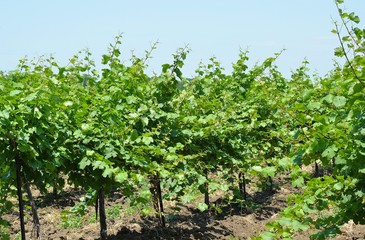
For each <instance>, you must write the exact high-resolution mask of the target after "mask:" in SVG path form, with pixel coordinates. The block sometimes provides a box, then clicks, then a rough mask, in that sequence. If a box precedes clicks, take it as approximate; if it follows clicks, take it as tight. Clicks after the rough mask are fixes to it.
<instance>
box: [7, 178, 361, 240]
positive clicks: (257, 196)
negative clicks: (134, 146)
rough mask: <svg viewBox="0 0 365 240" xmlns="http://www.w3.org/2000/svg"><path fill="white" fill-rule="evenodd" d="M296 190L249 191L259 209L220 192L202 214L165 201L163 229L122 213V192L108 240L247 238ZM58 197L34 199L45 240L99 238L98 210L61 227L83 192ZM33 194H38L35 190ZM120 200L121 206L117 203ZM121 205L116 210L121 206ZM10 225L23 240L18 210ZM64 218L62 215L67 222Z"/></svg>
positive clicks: (357, 231) (353, 230)
mask: <svg viewBox="0 0 365 240" xmlns="http://www.w3.org/2000/svg"><path fill="white" fill-rule="evenodd" d="M293 191H297V190H295V189H293V188H292V187H291V186H290V185H289V184H287V185H284V186H281V187H280V188H279V189H277V190H275V191H266V192H250V191H249V196H248V201H249V202H251V203H253V204H254V205H255V206H256V208H247V207H246V208H240V207H238V206H237V205H234V204H222V200H221V198H220V197H221V196H219V195H218V194H216V195H214V196H212V197H211V202H212V203H214V204H216V205H217V206H220V207H221V208H222V210H223V211H222V212H221V213H216V212H214V211H206V212H200V211H199V210H197V209H196V207H195V205H194V204H188V205H184V206H182V209H181V210H180V211H179V212H176V211H174V210H173V207H172V206H173V204H172V203H169V202H166V203H165V205H166V208H165V212H166V213H165V214H166V225H167V226H166V227H165V228H161V227H159V225H158V220H157V219H156V218H155V217H153V216H149V217H141V215H140V214H131V213H126V212H124V211H123V206H126V205H127V203H126V202H125V201H124V199H123V198H122V197H120V196H118V195H115V196H113V197H111V198H108V199H107V202H106V208H107V209H112V208H113V206H121V209H120V212H119V210H118V211H117V214H116V217H113V218H112V219H108V236H109V237H108V239H111V240H115V239H148V240H152V239H204V240H205V239H227V240H236V239H249V238H250V237H251V236H253V235H259V234H260V233H261V232H262V231H264V230H265V224H266V223H267V222H269V221H271V220H274V219H275V218H276V217H277V216H278V213H279V212H280V210H281V209H283V208H284V207H285V205H286V198H287V197H288V195H289V194H290V193H292V192H293ZM63 194H64V195H62V198H59V200H53V201H49V200H47V199H45V198H44V197H42V196H38V197H36V201H37V205H38V207H39V209H38V212H39V217H40V222H41V239H56V240H70V239H72V240H73V239H79V240H89V239H90V240H91V239H99V224H98V221H96V220H95V218H94V217H91V216H90V215H91V213H93V211H94V209H93V208H92V207H88V211H87V212H88V213H89V214H88V216H87V219H84V220H83V224H82V225H81V226H77V227H75V226H74V227H67V228H65V227H64V226H63V227H62V226H61V224H60V223H61V222H62V211H63V210H64V209H70V207H71V206H73V205H74V204H75V203H76V202H77V201H78V199H79V198H80V197H81V196H82V195H83V192H81V191H75V190H69V191H68V192H65V193H63ZM35 196H37V193H36V192H35ZM116 204H117V205H116ZM117 209H118V208H117ZM26 212H27V218H26V223H27V224H26V230H27V239H36V238H35V237H34V233H32V229H33V224H32V217H31V215H30V209H26ZM4 218H5V219H7V220H8V221H10V222H11V223H12V227H11V228H10V233H11V235H10V239H20V238H19V229H20V226H19V220H18V213H17V212H16V211H14V212H13V213H11V214H8V215H7V216H5V217H4ZM64 220H65V219H64V218H63V221H64ZM343 232H344V233H343V234H342V235H340V236H337V237H336V238H335V239H365V226H356V225H352V224H348V225H346V226H343ZM295 239H298V240H301V239H303V240H304V239H309V234H300V235H298V236H297V237H295Z"/></svg>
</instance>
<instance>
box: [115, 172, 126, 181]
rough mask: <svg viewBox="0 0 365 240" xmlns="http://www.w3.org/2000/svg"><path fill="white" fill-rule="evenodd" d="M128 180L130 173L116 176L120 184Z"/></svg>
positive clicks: (121, 173)
mask: <svg viewBox="0 0 365 240" xmlns="http://www.w3.org/2000/svg"><path fill="white" fill-rule="evenodd" d="M127 180H128V173H127V172H120V173H118V174H116V175H115V181H116V182H118V183H123V182H125V181H127Z"/></svg>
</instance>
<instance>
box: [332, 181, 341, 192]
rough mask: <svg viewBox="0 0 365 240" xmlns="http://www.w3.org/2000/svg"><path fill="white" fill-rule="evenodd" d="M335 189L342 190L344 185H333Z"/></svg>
mask: <svg viewBox="0 0 365 240" xmlns="http://www.w3.org/2000/svg"><path fill="white" fill-rule="evenodd" d="M333 188H334V189H336V190H341V189H342V188H343V183H341V182H339V183H336V184H335V185H333Z"/></svg>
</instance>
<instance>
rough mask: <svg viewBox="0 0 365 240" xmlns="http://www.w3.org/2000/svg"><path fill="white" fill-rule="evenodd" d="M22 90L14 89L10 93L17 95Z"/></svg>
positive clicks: (10, 94)
mask: <svg viewBox="0 0 365 240" xmlns="http://www.w3.org/2000/svg"><path fill="white" fill-rule="evenodd" d="M21 92H22V91H21V90H13V91H11V92H10V93H9V96H11V97H12V96H15V95H18V94H19V93H21Z"/></svg>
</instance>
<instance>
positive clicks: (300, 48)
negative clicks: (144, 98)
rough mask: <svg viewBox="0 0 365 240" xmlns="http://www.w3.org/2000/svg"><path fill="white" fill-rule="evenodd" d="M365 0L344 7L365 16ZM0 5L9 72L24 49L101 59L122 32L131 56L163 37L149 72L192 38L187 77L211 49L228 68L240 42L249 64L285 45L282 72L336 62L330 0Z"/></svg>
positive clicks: (2, 53) (8, 1)
mask: <svg viewBox="0 0 365 240" xmlns="http://www.w3.org/2000/svg"><path fill="white" fill-rule="evenodd" d="M362 1H363V0H347V1H345V6H346V8H347V9H348V10H349V11H355V12H356V13H357V14H358V15H359V16H360V18H361V19H362V20H364V21H365V3H364V2H362ZM360 2H362V3H360ZM0 9H1V10H0V11H1V13H0V69H1V70H5V71H8V70H12V69H14V68H16V65H17V63H18V61H19V59H21V58H23V57H24V56H26V55H27V56H28V57H29V58H37V57H39V56H41V55H49V54H53V55H54V57H55V58H56V59H57V60H58V61H59V62H60V63H61V64H66V63H67V61H68V59H70V58H71V57H72V56H73V55H74V54H75V53H77V52H78V51H79V50H82V49H85V48H88V49H89V50H90V51H91V52H92V53H93V57H94V59H95V61H96V63H97V64H100V59H101V55H102V54H104V53H106V50H107V47H108V45H109V43H111V42H113V38H114V37H115V36H116V35H118V34H119V33H123V45H122V56H121V58H122V59H125V60H126V61H127V60H128V59H129V58H130V56H131V50H134V53H135V54H136V55H137V56H143V54H144V51H145V50H148V49H149V48H150V45H151V44H152V43H153V42H156V41H159V44H158V48H157V49H156V50H155V51H154V53H153V59H151V60H150V61H149V65H150V67H149V71H150V72H152V71H155V72H157V73H159V72H160V70H161V67H160V66H161V65H162V64H163V63H168V62H171V61H172V56H171V55H172V54H173V53H174V52H175V51H176V50H177V49H178V48H179V47H184V46H185V45H186V44H189V46H190V49H191V52H190V54H189V55H188V58H187V60H186V65H185V67H184V69H183V72H184V74H185V75H186V76H187V77H190V76H192V75H194V71H195V69H196V68H197V67H198V65H199V62H203V63H208V60H209V58H210V57H212V56H215V57H216V58H217V59H218V60H219V61H220V62H221V64H222V66H223V67H224V68H225V69H226V70H227V71H230V70H231V63H232V62H234V61H235V60H236V59H237V56H238V53H239V49H240V48H241V49H248V50H249V52H250V53H249V57H250V64H251V65H252V64H254V63H255V62H257V61H263V60H264V59H265V58H267V57H271V56H273V54H274V53H275V52H279V51H281V50H282V49H284V48H285V49H286V51H285V52H284V53H283V54H282V56H280V58H279V59H278V62H277V65H278V66H279V70H281V71H282V72H283V73H284V75H286V76H289V75H290V71H291V69H295V68H296V67H298V66H299V65H300V63H301V62H302V60H303V59H304V58H307V59H308V60H309V62H310V68H311V69H312V70H313V71H315V72H318V73H319V74H320V75H324V74H325V73H327V72H328V71H329V70H330V69H332V66H333V61H332V59H333V49H334V48H335V47H337V46H338V41H337V37H336V36H335V35H334V34H332V33H331V29H333V27H334V25H333V23H332V19H331V18H333V19H336V20H338V19H339V18H338V16H337V13H336V6H335V4H334V1H333V0H276V1H274V0H256V1H254V0H227V1H222V0H209V1H208V0H185V1H172V0H170V1H169V0H154V1H147V0H145V1H142V0H134V1H117V0H103V1H101V0H98V1H97V0H88V1H85V0H72V1H71V0H63V1H46V0H32V1H26V0H23V1H20V0H2V1H1V2H0ZM362 26H364V24H363V23H362Z"/></svg>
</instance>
